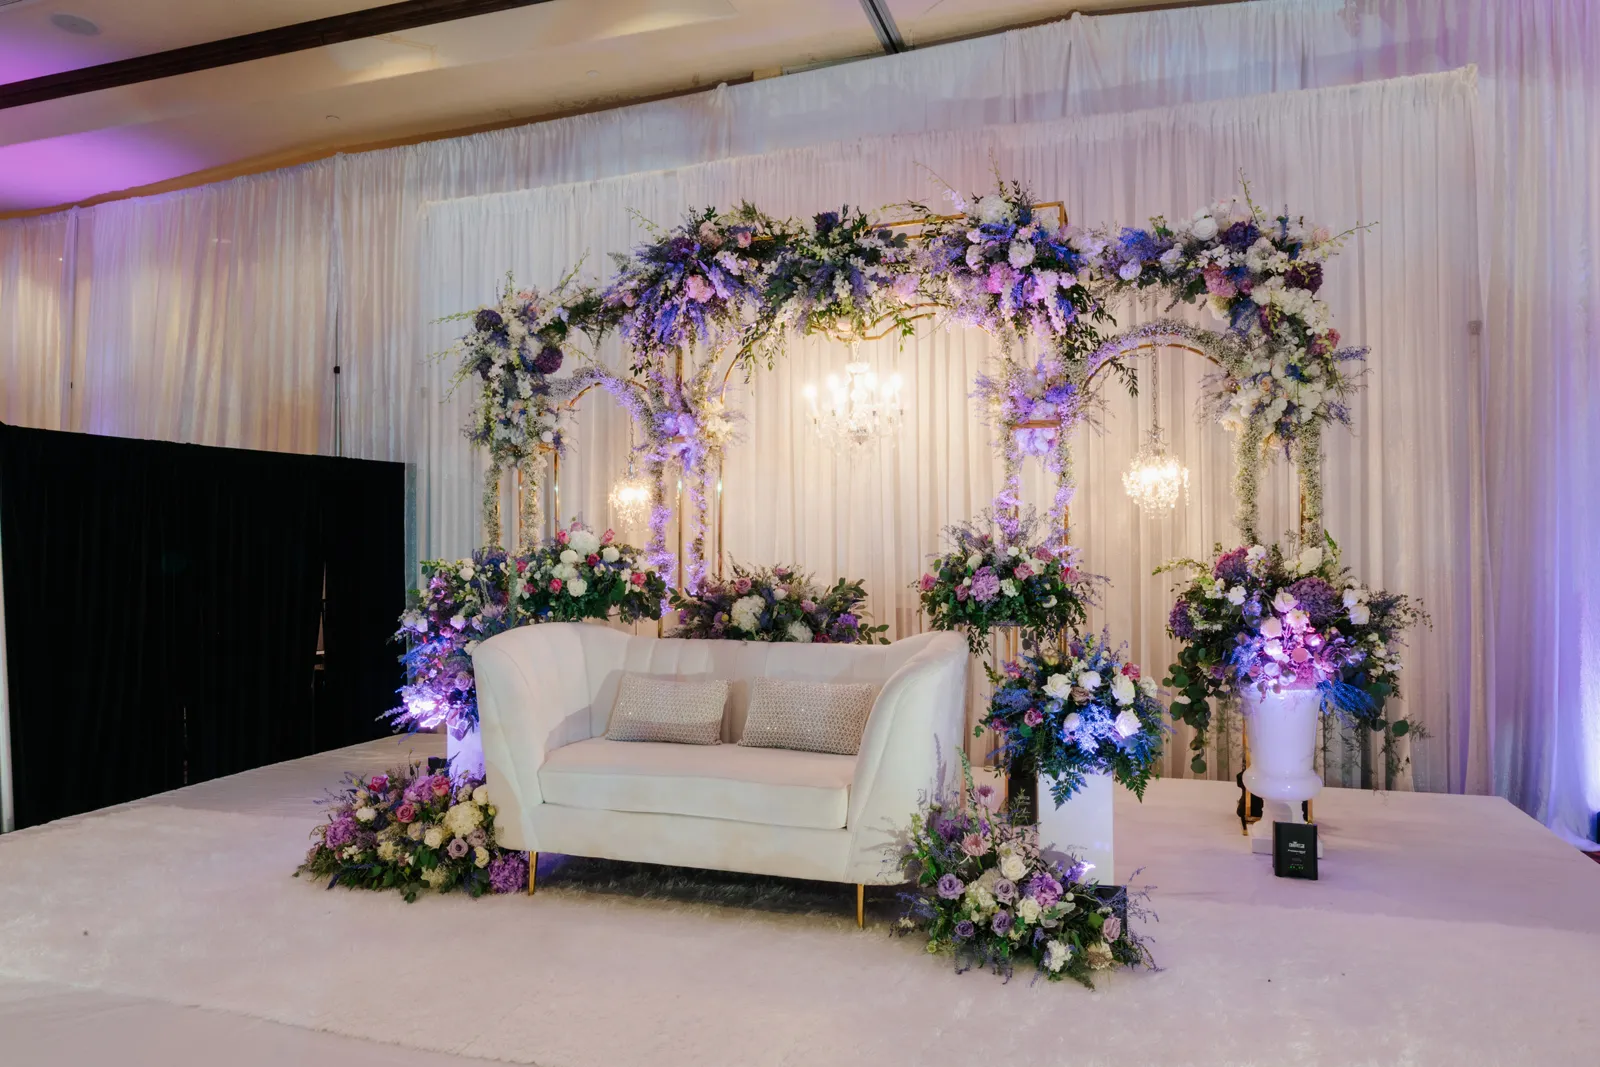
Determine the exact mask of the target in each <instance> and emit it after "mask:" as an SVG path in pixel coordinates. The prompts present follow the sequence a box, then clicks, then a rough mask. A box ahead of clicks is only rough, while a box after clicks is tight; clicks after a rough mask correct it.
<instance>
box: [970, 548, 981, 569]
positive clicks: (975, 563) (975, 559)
mask: <svg viewBox="0 0 1600 1067" xmlns="http://www.w3.org/2000/svg"><path fill="white" fill-rule="evenodd" d="M981 566H983V553H981V552H974V553H973V554H972V555H970V556H968V557H967V570H969V571H975V570H977V569H978V568H979V567H981Z"/></svg>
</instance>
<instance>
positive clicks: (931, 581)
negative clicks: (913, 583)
mask: <svg viewBox="0 0 1600 1067" xmlns="http://www.w3.org/2000/svg"><path fill="white" fill-rule="evenodd" d="M937 581H938V579H936V578H934V576H933V575H931V574H924V575H923V576H922V580H921V581H919V582H918V583H917V584H918V585H919V586H921V587H922V591H923V592H924V593H926V592H927V591H928V590H930V589H932V588H933V587H934V585H935V583H936V582H937Z"/></svg>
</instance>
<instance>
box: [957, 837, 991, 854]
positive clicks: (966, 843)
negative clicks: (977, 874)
mask: <svg viewBox="0 0 1600 1067" xmlns="http://www.w3.org/2000/svg"><path fill="white" fill-rule="evenodd" d="M961 851H962V852H965V853H966V854H967V855H969V856H981V855H983V854H984V853H985V852H988V851H989V842H988V841H987V840H985V839H984V836H983V835H982V834H968V835H967V836H966V837H963V838H962V839H961Z"/></svg>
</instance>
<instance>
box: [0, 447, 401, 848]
mask: <svg viewBox="0 0 1600 1067" xmlns="http://www.w3.org/2000/svg"><path fill="white" fill-rule="evenodd" d="M404 509H405V468H404V466H403V465H402V464H398V463H377V462H371V461H365V460H350V459H334V458H329V457H320V456H299V455H288V454H282V453H270V452H252V451H246V450H243V449H228V448H207V447H202V446H198V445H178V444H170V443H167V442H158V441H131V440H124V439H119V438H108V437H98V436H93V435H88V434H74V433H61V432H56V431H50V430H27V429H18V428H15V427H6V426H0V552H3V557H4V559H3V566H4V568H5V572H4V577H5V581H4V587H5V622H6V633H5V640H6V651H7V657H6V659H7V668H8V674H9V683H10V685H9V688H10V700H9V707H10V730H11V762H12V788H13V803H14V807H15V823H16V826H18V827H19V828H20V827H23V826H29V825H34V824H37V823H40V822H45V821H48V820H50V819H55V818H61V817H63V816H66V815H71V814H76V813H78V812H82V811H89V810H92V809H95V808H99V807H104V806H106V805H108V804H115V803H120V802H123V801H127V800H133V799H136V798H139V797H144V796H149V795H151V794H154V793H159V792H163V791H165V790H168V789H173V788H177V787H178V786H181V785H184V784H187V783H194V782H201V781H205V780H207V779H210V778H216V777H219V776H221V775H225V774H232V773H235V772H237V771H242V770H247V769H249V768H252V767H259V766H263V765H265V764H268V763H275V762H278V761H280V760H285V759H293V758H296V757H299V756H304V755H309V754H311V753H313V752H321V751H325V750H327V749H330V748H338V747H341V746H343V745H348V744H353V743H355V742H358V741H363V740H368V739H370V738H373V737H378V736H382V735H383V734H385V733H387V732H388V730H387V727H386V726H385V725H384V723H383V722H382V721H380V718H379V717H380V715H381V713H382V712H383V711H385V710H386V709H388V708H389V707H391V706H393V704H394V702H395V696H394V691H395V688H396V687H397V686H398V685H399V684H400V682H401V672H400V668H399V665H398V663H397V661H396V658H395V657H396V650H395V648H394V647H393V646H391V645H390V644H389V635H390V634H391V633H392V632H393V630H394V625H395V619H396V617H397V616H398V615H399V613H400V611H401V610H402V609H403V607H404V601H405V585H406V573H405V545H404V536H405V516H404ZM324 596H326V612H325V613H324V608H323V598H324ZM319 621H320V622H321V624H322V643H323V648H324V650H325V655H324V656H323V658H322V663H321V670H320V679H321V685H320V686H319V685H315V684H314V683H315V682H316V680H317V679H318V677H319V671H318V661H317V637H318V628H319Z"/></svg>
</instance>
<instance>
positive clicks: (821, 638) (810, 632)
mask: <svg viewBox="0 0 1600 1067" xmlns="http://www.w3.org/2000/svg"><path fill="white" fill-rule="evenodd" d="M866 598H867V594H866V590H865V589H863V588H862V583H861V581H860V580H859V579H857V580H855V581H849V580H847V579H844V578H840V579H839V580H838V581H837V582H835V583H834V584H833V587H832V588H829V589H824V588H823V587H821V586H819V585H818V584H817V582H816V581H815V580H814V579H813V578H812V577H811V576H810V575H809V574H804V573H802V572H800V571H799V570H798V569H796V568H794V567H788V566H784V565H782V564H779V565H777V566H773V567H762V568H759V569H756V568H749V567H743V566H740V565H739V564H738V563H734V564H733V577H732V578H730V579H729V580H727V581H716V582H710V583H708V584H707V585H706V586H705V587H704V588H703V589H701V591H700V592H699V593H692V594H685V593H678V592H674V593H673V594H672V604H673V606H674V607H675V608H677V610H678V628H677V629H676V630H674V631H673V632H672V633H671V634H669V635H668V636H669V637H697V638H711V639H719V640H730V641H780V642H781V641H796V642H800V643H809V642H815V643H817V644H835V645H855V644H863V645H870V644H885V645H886V644H888V643H889V641H888V639H887V638H885V637H883V636H882V635H883V633H884V631H886V630H888V628H889V627H888V626H887V625H879V626H872V625H869V624H868V617H867V613H866V611H865V610H863V609H862V607H861V604H862V602H863V601H864V600H866Z"/></svg>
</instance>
